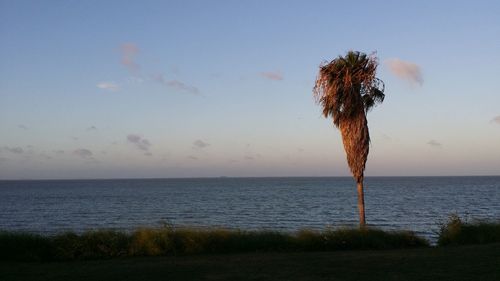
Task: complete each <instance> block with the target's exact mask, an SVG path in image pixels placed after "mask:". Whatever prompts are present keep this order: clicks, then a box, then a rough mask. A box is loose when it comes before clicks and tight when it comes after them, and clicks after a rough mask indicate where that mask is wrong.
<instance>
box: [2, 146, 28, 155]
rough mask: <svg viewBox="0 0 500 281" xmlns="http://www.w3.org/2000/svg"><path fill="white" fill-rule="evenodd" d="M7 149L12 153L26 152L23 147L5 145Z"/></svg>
mask: <svg viewBox="0 0 500 281" xmlns="http://www.w3.org/2000/svg"><path fill="white" fill-rule="evenodd" d="M4 148H5V150H7V151H8V152H10V153H14V154H23V153H24V149H23V148H22V147H19V146H17V147H8V146H5V147H4Z"/></svg>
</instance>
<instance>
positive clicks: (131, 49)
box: [120, 43, 140, 73]
mask: <svg viewBox="0 0 500 281" xmlns="http://www.w3.org/2000/svg"><path fill="white" fill-rule="evenodd" d="M120 50H121V54H122V59H121V63H122V65H124V66H125V67H126V68H127V69H128V70H129V71H130V72H133V73H136V72H137V71H139V69H140V65H139V64H137V63H136V62H135V57H136V55H137V54H138V53H139V48H138V47H137V46H136V45H135V44H134V43H125V44H122V45H121V46H120Z"/></svg>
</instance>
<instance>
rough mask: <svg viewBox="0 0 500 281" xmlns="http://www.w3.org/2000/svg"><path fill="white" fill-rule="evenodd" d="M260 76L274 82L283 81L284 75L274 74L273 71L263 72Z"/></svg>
mask: <svg viewBox="0 0 500 281" xmlns="http://www.w3.org/2000/svg"><path fill="white" fill-rule="evenodd" d="M260 76H262V77H264V78H266V79H269V80H274V81H280V80H283V74H281V72H273V71H267V72H261V73H260Z"/></svg>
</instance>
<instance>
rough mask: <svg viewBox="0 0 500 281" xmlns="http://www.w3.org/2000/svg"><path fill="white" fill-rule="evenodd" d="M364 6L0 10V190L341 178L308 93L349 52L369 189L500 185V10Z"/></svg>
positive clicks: (336, 137)
mask: <svg viewBox="0 0 500 281" xmlns="http://www.w3.org/2000/svg"><path fill="white" fill-rule="evenodd" d="M374 2H375V1H356V2H353V1H286V4H285V1H259V0H257V1H186V0H184V1H91V0H89V1H70V0H67V1H61V0H54V1H25V0H19V1H13V0H0V38H1V42H2V43H1V44H0V62H1V63H0V179H70V178H82V179H86V178H142V177H146V178H151V177H154V178H166V177H218V176H230V177H233V176H234V177H239V176H242V177H259V176H349V175H350V172H349V169H348V166H347V163H346V157H345V152H344V150H343V146H342V140H341V136H340V133H339V131H338V130H337V129H336V128H334V126H333V125H332V121H331V120H330V119H325V118H324V117H323V116H322V115H321V109H320V107H319V106H318V105H317V104H315V101H314V99H313V96H312V88H313V85H314V81H315V78H316V75H317V72H318V67H319V65H320V64H321V63H323V62H325V61H329V60H332V59H334V58H335V57H337V56H338V55H343V54H345V53H346V52H347V51H349V50H357V51H362V52H365V53H368V54H371V53H374V52H376V56H377V57H378V59H379V67H378V71H377V77H379V78H380V79H382V80H383V81H384V82H385V85H386V88H385V94H386V99H385V101H384V103H383V104H381V105H379V106H377V107H376V108H374V109H373V110H372V111H371V112H369V113H368V122H369V128H370V135H371V146H370V155H369V158H368V162H367V167H366V175H367V176H445V175H499V174H500V107H499V105H500V83H499V79H500V53H499V51H500V17H499V16H498V15H499V14H500V2H498V1H404V3H403V1H383V2H382V3H380V2H379V3H374ZM354 3H355V5H354Z"/></svg>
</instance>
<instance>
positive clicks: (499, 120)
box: [490, 115, 500, 124]
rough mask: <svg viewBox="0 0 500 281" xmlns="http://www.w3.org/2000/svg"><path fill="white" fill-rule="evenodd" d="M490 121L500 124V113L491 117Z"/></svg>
mask: <svg viewBox="0 0 500 281" xmlns="http://www.w3.org/2000/svg"><path fill="white" fill-rule="evenodd" d="M490 122H492V123H497V124H500V115H498V116H495V117H493V119H491V121H490Z"/></svg>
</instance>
